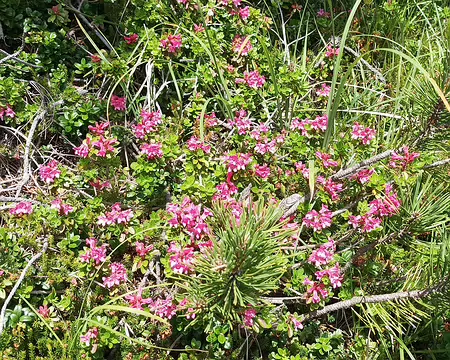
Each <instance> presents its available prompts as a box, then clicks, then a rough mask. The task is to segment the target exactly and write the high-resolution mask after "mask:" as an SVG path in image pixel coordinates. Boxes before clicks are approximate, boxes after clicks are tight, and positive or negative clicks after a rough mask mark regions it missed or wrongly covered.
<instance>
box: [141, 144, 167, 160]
mask: <svg viewBox="0 0 450 360" xmlns="http://www.w3.org/2000/svg"><path fill="white" fill-rule="evenodd" d="M141 151H142V153H143V154H145V155H147V159H148V160H154V159H159V158H162V157H163V156H164V153H163V151H162V144H142V146H141Z"/></svg>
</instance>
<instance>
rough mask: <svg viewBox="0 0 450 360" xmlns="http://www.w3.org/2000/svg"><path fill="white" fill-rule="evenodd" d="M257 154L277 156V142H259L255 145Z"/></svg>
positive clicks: (266, 140)
mask: <svg viewBox="0 0 450 360" xmlns="http://www.w3.org/2000/svg"><path fill="white" fill-rule="evenodd" d="M255 152H257V153H258V154H261V155H264V154H267V153H271V154H275V153H276V152H277V141H276V140H271V141H269V140H268V139H264V140H263V141H262V142H258V143H257V144H256V145H255Z"/></svg>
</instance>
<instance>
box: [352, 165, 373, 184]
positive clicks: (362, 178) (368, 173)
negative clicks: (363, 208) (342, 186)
mask: <svg viewBox="0 0 450 360" xmlns="http://www.w3.org/2000/svg"><path fill="white" fill-rule="evenodd" d="M374 173H375V170H373V169H364V170H361V171H359V172H358V173H356V174H355V175H353V176H352V177H351V179H352V180H358V181H359V182H360V183H361V184H365V183H368V182H369V181H370V179H371V178H372V175H373V174H374Z"/></svg>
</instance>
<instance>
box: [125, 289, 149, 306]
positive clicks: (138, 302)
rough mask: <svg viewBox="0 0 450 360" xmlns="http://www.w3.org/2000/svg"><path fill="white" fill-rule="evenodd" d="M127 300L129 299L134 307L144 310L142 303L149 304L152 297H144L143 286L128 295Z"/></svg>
mask: <svg viewBox="0 0 450 360" xmlns="http://www.w3.org/2000/svg"><path fill="white" fill-rule="evenodd" d="M125 300H127V301H128V303H129V304H130V306H131V307H132V308H133V309H138V310H144V309H143V307H142V305H147V304H151V303H152V299H143V298H142V288H139V289H138V291H137V292H136V293H134V294H130V295H126V296H125Z"/></svg>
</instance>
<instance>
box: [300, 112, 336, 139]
mask: <svg viewBox="0 0 450 360" xmlns="http://www.w3.org/2000/svg"><path fill="white" fill-rule="evenodd" d="M327 127H328V116H327V115H323V116H316V118H315V119H314V120H311V119H305V120H300V119H294V120H292V124H291V130H301V132H302V135H303V136H308V135H309V134H308V131H309V130H315V131H318V130H320V131H325V130H326V129H327Z"/></svg>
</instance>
